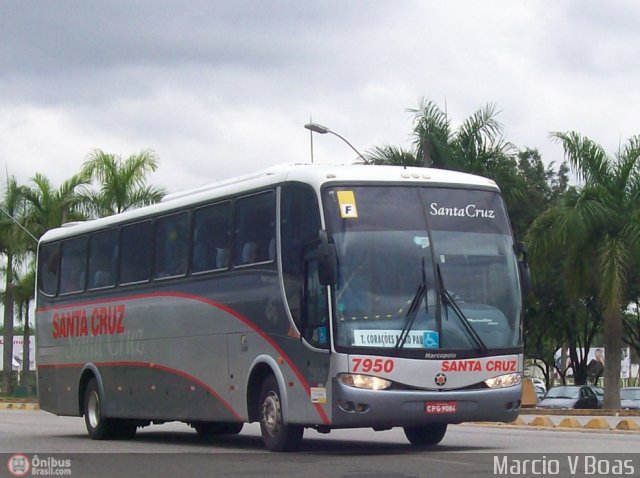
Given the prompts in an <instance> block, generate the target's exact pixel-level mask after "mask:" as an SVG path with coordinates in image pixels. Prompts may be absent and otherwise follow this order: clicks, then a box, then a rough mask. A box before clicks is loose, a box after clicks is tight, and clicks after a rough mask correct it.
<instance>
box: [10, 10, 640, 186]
mask: <svg viewBox="0 0 640 478" xmlns="http://www.w3.org/2000/svg"><path fill="white" fill-rule="evenodd" d="M638 25H640V2H637V1H634V0H628V1H621V0H620V1H618V0H610V1H607V2H602V1H590V0H581V1H578V0H573V1H571V0H563V1H555V0H554V1H552V0H536V1H534V0H518V1H514V0H501V1H498V0H496V1H492V0H480V1H462V0H449V1H446V2H445V1H440V0H438V1H436V0H397V1H395V0H394V1H390V0H381V1H375V0H370V1H364V0H325V1H316V2H306V1H300V0H296V1H294V0H270V1H266V0H264V1H257V0H249V1H242V0H237V1H231V0H191V1H188V0H185V1H181V2H178V1H168V0H166V1H165V0H153V1H151V0H149V1H140V0H103V1H89V0H75V1H70V0H59V1H45V0H41V1H37V0H3V1H2V2H1V3H0V165H1V166H4V167H5V169H6V170H7V171H8V172H9V174H12V175H15V176H16V177H17V178H18V179H19V180H20V181H21V182H27V181H28V180H29V178H30V177H32V176H33V175H34V174H35V173H36V172H41V173H44V174H46V175H47V176H48V177H49V178H50V179H51V180H52V181H53V182H54V183H56V184H59V183H60V182H61V181H63V180H64V179H66V178H68V177H69V176H71V175H72V174H75V173H76V172H78V170H79V168H80V165H81V164H82V162H83V160H84V159H85V157H86V155H87V154H88V153H90V152H91V151H92V150H93V149H95V148H101V149H103V150H105V151H107V152H111V153H117V154H120V155H122V156H125V157H126V156H128V155H130V154H133V153H136V152H139V151H140V150H142V149H152V150H154V151H156V152H157V154H158V155H159V158H160V169H159V170H158V172H156V173H155V175H154V176H153V177H152V180H153V182H154V183H156V184H159V185H162V186H165V187H166V188H168V189H169V190H170V191H177V190H181V189H184V188H188V187H192V186H197V185H201V184H204V183H207V182H211V181H213V180H216V179H220V178H225V177H230V176H233V175H236V174H245V173H249V172H252V171H255V170H256V169H259V168H261V167H267V166H271V165H275V164H279V163H284V162H300V161H308V160H309V133H308V131H306V130H304V129H303V124H304V123H306V122H308V121H309V118H310V117H312V118H313V120H314V121H316V122H318V123H322V124H325V125H327V126H329V127H330V128H331V129H332V130H334V131H336V132H338V133H340V134H341V135H343V136H345V137H346V138H348V139H349V141H350V142H351V143H352V144H353V145H355V146H356V147H357V148H359V149H360V150H362V151H366V150H368V149H370V148H372V147H374V146H377V145H383V144H393V145H400V146H405V147H409V146H410V144H411V141H410V130H411V116H410V114H409V113H407V111H406V109H407V108H411V107H415V106H416V105H417V102H418V99H419V98H421V97H425V98H428V99H431V100H433V101H435V102H436V103H438V104H439V105H440V106H441V107H442V108H444V107H445V105H446V109H447V111H448V114H449V117H450V118H451V120H452V121H453V123H454V125H455V124H456V122H459V121H461V120H462V119H464V118H465V117H467V116H469V115H470V114H471V113H473V111H475V110H476V109H478V108H479V107H481V106H483V105H485V104H486V103H488V102H492V103H495V104H496V105H497V107H498V109H499V110H500V111H501V112H500V114H499V116H498V119H499V120H500V121H501V122H502V123H503V125H504V127H505V136H506V138H507V139H508V140H510V141H511V142H513V143H514V144H516V146H518V147H520V148H524V147H532V148H538V149H539V151H540V152H541V153H542V155H543V159H544V160H545V161H546V162H551V161H555V162H556V163H558V162H559V161H561V160H562V149H561V147H560V146H559V145H557V144H555V143H553V142H551V141H550V140H549V132H550V131H567V130H576V131H579V132H581V133H583V134H586V135H588V136H589V137H591V138H593V139H594V140H597V141H598V142H600V143H601V144H603V145H604V146H605V147H606V148H607V150H608V151H610V152H612V153H613V152H614V151H615V150H617V148H618V145H619V144H620V142H621V141H624V139H626V138H628V137H629V136H631V135H633V134H637V133H640V56H639V54H638V51H639V50H640V48H639V47H640V28H639V27H638ZM314 146H315V147H314V151H315V160H316V162H323V163H335V162H350V161H351V160H353V159H354V155H353V153H352V151H351V150H350V149H349V148H348V147H347V146H346V145H344V144H343V143H341V142H340V141H339V140H338V139H337V138H336V137H334V136H330V135H328V136H318V135H315V137H314Z"/></svg>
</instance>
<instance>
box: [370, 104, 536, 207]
mask: <svg viewBox="0 0 640 478" xmlns="http://www.w3.org/2000/svg"><path fill="white" fill-rule="evenodd" d="M407 111H408V112H409V113H412V114H413V131H412V136H413V144H414V148H415V152H410V151H405V150H403V149H401V148H395V147H392V146H384V147H378V148H374V149H373V150H372V151H369V152H368V153H367V154H366V155H365V156H367V159H368V160H369V161H370V162H372V163H375V164H401V165H404V166H424V167H435V168H442V169H452V170H455V171H463V172H467V173H473V174H479V175H481V176H486V177H488V178H491V179H493V180H494V181H496V183H498V185H499V186H500V189H501V190H502V193H503V195H504V197H505V199H506V201H507V204H508V205H511V204H514V203H515V202H516V201H517V200H519V199H520V198H521V196H522V190H523V183H524V180H523V178H522V177H521V175H520V174H519V173H518V162H517V151H516V148H515V146H514V145H513V144H511V143H510V142H508V141H506V140H505V139H504V136H503V127H502V124H500V123H499V122H498V120H497V119H496V116H497V115H498V111H497V110H496V107H495V105H493V104H491V103H489V104H487V105H486V106H484V107H482V108H480V109H478V110H477V111H475V112H474V113H473V114H472V115H471V116H469V117H468V118H466V119H465V120H464V121H463V122H462V124H461V125H460V126H459V127H458V128H457V129H455V130H453V129H452V128H451V121H450V119H449V117H448V116H447V113H446V112H445V111H443V110H442V109H440V108H439V107H438V105H436V104H435V103H434V102H433V101H431V100H426V99H424V98H423V99H420V100H419V101H418V107H417V108H409V109H407Z"/></svg>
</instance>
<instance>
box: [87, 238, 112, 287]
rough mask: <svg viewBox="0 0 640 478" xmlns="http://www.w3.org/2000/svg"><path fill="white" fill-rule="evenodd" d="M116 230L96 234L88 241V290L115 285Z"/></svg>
mask: <svg viewBox="0 0 640 478" xmlns="http://www.w3.org/2000/svg"><path fill="white" fill-rule="evenodd" d="M117 257H118V230H117V229H110V230H108V231H103V232H98V233H96V234H93V235H92V236H91V239H90V240H89V277H88V279H89V286H88V288H89V289H98V288H101V287H110V286H114V285H115V284H116V264H117V262H116V259H117Z"/></svg>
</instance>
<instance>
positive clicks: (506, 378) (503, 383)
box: [484, 373, 522, 388]
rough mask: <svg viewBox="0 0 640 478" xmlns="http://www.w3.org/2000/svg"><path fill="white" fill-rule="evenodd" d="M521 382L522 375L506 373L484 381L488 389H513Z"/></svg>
mask: <svg viewBox="0 0 640 478" xmlns="http://www.w3.org/2000/svg"><path fill="white" fill-rule="evenodd" d="M520 382H522V375H521V374H519V373H508V374H506V375H500V376H499V377H493V378H489V379H487V380H485V381H484V383H486V384H487V386H488V387H489V388H506V387H513V386H514V385H518V384H519V383H520Z"/></svg>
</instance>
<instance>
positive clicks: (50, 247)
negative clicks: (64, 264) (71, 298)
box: [38, 244, 60, 296]
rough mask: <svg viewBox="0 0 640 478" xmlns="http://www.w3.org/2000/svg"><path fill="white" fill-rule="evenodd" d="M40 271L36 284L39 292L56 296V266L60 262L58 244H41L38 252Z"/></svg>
mask: <svg viewBox="0 0 640 478" xmlns="http://www.w3.org/2000/svg"><path fill="white" fill-rule="evenodd" d="M38 254H39V257H40V270H39V271H38V282H39V283H40V290H41V291H42V292H43V293H44V294H46V295H50V296H53V295H56V292H57V291H58V266H59V262H60V244H43V245H41V246H40V250H39V252H38Z"/></svg>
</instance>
